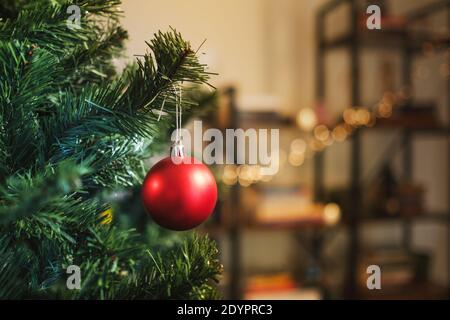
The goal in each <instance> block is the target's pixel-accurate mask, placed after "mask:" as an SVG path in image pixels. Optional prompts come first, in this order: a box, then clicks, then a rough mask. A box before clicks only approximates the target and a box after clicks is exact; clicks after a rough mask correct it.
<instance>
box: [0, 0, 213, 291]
mask: <svg viewBox="0 0 450 320" xmlns="http://www.w3.org/2000/svg"><path fill="white" fill-rule="evenodd" d="M70 4H72V1H66V0H51V1H50V0H35V1H31V0H28V1H27V0H16V1H11V0H7V1H2V3H1V4H0V18H1V20H0V70H1V72H0V235H1V236H0V261H1V263H0V298H2V299H15V298H65V299H161V298H187V299H205V298H217V297H218V296H217V292H216V290H215V286H214V284H213V282H214V281H217V276H218V275H219V273H220V269H221V266H220V264H219V262H218V260H217V255H218V253H217V248H216V247H215V244H214V242H212V241H211V240H209V239H208V238H206V237H200V236H196V235H192V234H181V235H177V236H175V237H173V241H169V242H167V241H164V239H162V238H161V235H160V234H158V235H157V236H155V233H147V232H145V230H146V228H143V227H142V225H143V224H146V222H147V218H146V217H145V216H144V215H145V213H143V212H142V209H141V208H139V209H135V210H134V211H135V212H132V211H133V210H131V209H130V206H127V205H122V206H121V205H120V200H118V199H116V198H114V194H115V192H116V191H119V192H121V190H122V191H123V190H127V189H128V188H132V189H133V190H136V189H134V188H135V186H137V185H140V183H141V182H142V179H143V177H144V174H145V172H146V168H145V165H144V162H143V161H144V159H146V158H148V157H149V156H150V155H152V154H153V153H154V152H155V151H156V150H160V149H161V147H162V146H163V145H164V143H163V141H164V140H165V139H166V138H167V132H168V131H169V129H170V128H171V127H170V124H171V123H174V119H173V115H174V111H173V110H174V106H175V103H176V94H177V90H179V88H180V86H182V85H183V84H188V83H191V84H195V85H200V86H201V85H204V84H207V81H208V77H209V73H208V72H206V71H205V66H204V65H202V64H200V63H199V61H198V59H197V56H196V52H195V51H194V50H193V49H192V48H191V46H190V44H189V43H188V42H186V41H185V40H183V38H182V37H181V35H180V34H179V33H178V32H176V31H175V30H173V29H172V30H170V31H169V32H166V33H162V32H159V33H157V34H156V35H155V36H154V38H153V39H152V40H151V41H149V42H148V43H147V45H148V52H147V53H145V54H144V55H143V56H142V57H141V58H139V59H138V60H137V61H136V62H135V63H134V64H132V65H130V66H129V67H127V68H126V69H125V71H124V72H123V73H122V74H116V71H115V69H114V66H113V64H112V59H113V58H115V57H118V56H119V55H120V53H121V50H122V49H123V42H124V40H125V39H126V38H127V33H126V31H125V30H123V29H122V28H121V27H120V26H119V24H118V18H119V16H120V11H119V9H118V5H119V4H120V1H118V0H79V1H74V4H77V5H78V6H79V7H80V8H81V11H82V19H81V29H70V28H68V27H67V24H66V20H67V18H68V14H67V7H68V5H70ZM183 88H184V90H185V91H186V90H187V91H189V90H191V91H192V90H198V89H188V88H187V87H185V86H183ZM189 88H194V87H189ZM204 98H205V97H204V96H202V99H199V98H198V97H197V96H196V94H195V92H194V91H192V92H190V93H189V92H186V94H183V109H184V110H189V109H191V108H194V109H193V110H195V109H196V108H197V109H198V105H199V103H198V102H199V101H200V104H204V102H205V101H208V99H206V100H205V99H204ZM163 103H164V106H165V111H166V112H167V116H165V117H163V118H162V119H161V121H158V114H157V112H156V111H158V110H159V109H160V108H161V105H162V104H163ZM111 207H115V209H114V219H113V221H114V223H113V224H107V223H105V221H104V220H102V216H101V213H102V212H105V210H107V209H109V208H111ZM133 215H137V216H139V217H140V218H139V219H137V220H133V221H134V224H132V223H131V225H130V223H128V224H124V223H121V222H122V221H123V219H122V218H121V217H128V216H130V217H131V216H133ZM128 221H131V220H130V219H128ZM125 227H127V228H125ZM130 227H137V229H139V231H140V232H137V231H136V230H135V229H133V228H130ZM150 228H153V229H154V228H155V227H154V226H151V227H150ZM151 234H152V236H151ZM71 264H76V265H79V266H80V267H81V270H82V289H81V290H79V291H78V290H68V289H67V288H66V277H67V275H66V273H65V269H66V267H67V266H68V265H71Z"/></svg>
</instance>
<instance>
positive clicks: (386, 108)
mask: <svg viewBox="0 0 450 320" xmlns="http://www.w3.org/2000/svg"><path fill="white" fill-rule="evenodd" d="M377 112H378V115H379V116H380V117H381V118H389V117H390V116H391V115H392V105H391V104H389V103H385V102H382V103H380V104H379V105H378V110H377Z"/></svg>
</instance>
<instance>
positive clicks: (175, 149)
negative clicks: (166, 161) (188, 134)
mask: <svg viewBox="0 0 450 320" xmlns="http://www.w3.org/2000/svg"><path fill="white" fill-rule="evenodd" d="M170 155H171V156H172V157H179V158H184V156H185V153H184V145H183V142H181V141H176V142H175V143H174V144H173V145H172V146H171V147H170Z"/></svg>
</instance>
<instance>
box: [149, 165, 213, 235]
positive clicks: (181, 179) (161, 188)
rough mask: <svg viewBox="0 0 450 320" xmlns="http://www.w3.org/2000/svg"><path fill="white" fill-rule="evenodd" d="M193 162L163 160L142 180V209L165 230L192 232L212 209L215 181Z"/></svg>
mask: <svg viewBox="0 0 450 320" xmlns="http://www.w3.org/2000/svg"><path fill="white" fill-rule="evenodd" d="M194 160H195V159H194V158H191V157H187V156H186V157H184V156H172V157H167V158H164V159H163V160H161V161H159V162H158V163H156V164H155V165H154V166H153V167H152V168H151V170H150V171H149V172H148V174H147V176H146V178H145V180H144V184H143V187H142V201H143V204H144V207H145V209H146V211H147V213H148V214H149V215H150V216H151V217H152V218H153V219H154V220H155V221H156V222H157V223H158V224H159V225H161V226H163V227H165V228H167V229H171V230H177V231H181V230H188V229H192V228H194V227H196V226H198V225H199V224H201V223H202V222H204V221H205V220H206V219H207V218H208V217H209V216H210V215H211V213H212V212H213V210H214V206H215V204H216V201H217V185H216V182H215V180H214V177H213V175H212V174H211V172H210V171H209V169H208V167H206V166H205V165H204V164H202V163H196V162H194Z"/></svg>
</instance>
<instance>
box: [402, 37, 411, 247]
mask: <svg viewBox="0 0 450 320" xmlns="http://www.w3.org/2000/svg"><path fill="white" fill-rule="evenodd" d="M402 54H403V57H402V58H403V65H402V83H403V86H404V90H407V93H408V95H409V96H410V95H411V93H412V83H411V69H412V68H411V64H412V54H413V48H411V46H410V44H409V38H408V36H407V37H406V38H405V39H404V43H403V49H402ZM401 134H402V135H403V137H402V145H403V154H402V158H403V159H402V162H403V163H402V165H403V180H404V181H405V182H407V183H410V182H411V181H412V179H413V142H412V140H411V138H412V134H411V131H410V130H408V129H404V130H403V131H402V133H401ZM411 243H412V226H411V221H409V219H405V220H404V221H403V230H402V246H403V249H405V250H407V251H410V250H411Z"/></svg>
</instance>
